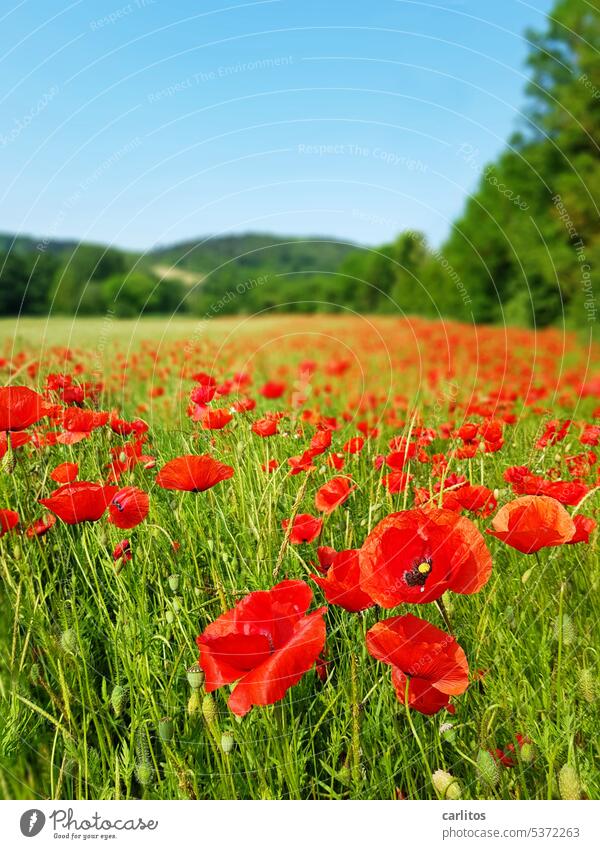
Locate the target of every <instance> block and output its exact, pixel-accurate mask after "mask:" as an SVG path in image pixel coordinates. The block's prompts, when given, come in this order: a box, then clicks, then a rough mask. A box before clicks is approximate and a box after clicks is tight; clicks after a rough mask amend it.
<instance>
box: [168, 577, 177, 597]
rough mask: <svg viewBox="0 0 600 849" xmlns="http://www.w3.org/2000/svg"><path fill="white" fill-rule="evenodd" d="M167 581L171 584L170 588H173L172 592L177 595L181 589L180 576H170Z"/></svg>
mask: <svg viewBox="0 0 600 849" xmlns="http://www.w3.org/2000/svg"><path fill="white" fill-rule="evenodd" d="M167 580H168V582H169V587H170V588H171V590H172V591H173V592H174V593H176V592H177V590H178V589H179V575H169V577H168V578H167Z"/></svg>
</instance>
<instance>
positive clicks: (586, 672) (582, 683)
mask: <svg viewBox="0 0 600 849" xmlns="http://www.w3.org/2000/svg"><path fill="white" fill-rule="evenodd" d="M577 684H578V687H579V692H580V694H581V697H582V698H583V699H585V701H586V702H589V704H592V702H594V701H596V690H597V687H596V682H595V680H594V676H593V674H592V670H591V669H588V668H587V667H585V666H584V667H583V669H581V670H580V671H579V677H578V680H577Z"/></svg>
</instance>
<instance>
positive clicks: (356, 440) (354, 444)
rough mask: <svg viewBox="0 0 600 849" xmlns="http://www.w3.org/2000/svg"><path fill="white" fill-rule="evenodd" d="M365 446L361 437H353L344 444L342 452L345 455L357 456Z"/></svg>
mask: <svg viewBox="0 0 600 849" xmlns="http://www.w3.org/2000/svg"><path fill="white" fill-rule="evenodd" d="M364 444H365V440H364V438H363V437H362V436H353V437H352V439H349V440H348V442H346V443H345V444H344V447H343V449H342V450H343V451H345V452H346V454H358V453H359V452H360V451H362V450H363V447H364Z"/></svg>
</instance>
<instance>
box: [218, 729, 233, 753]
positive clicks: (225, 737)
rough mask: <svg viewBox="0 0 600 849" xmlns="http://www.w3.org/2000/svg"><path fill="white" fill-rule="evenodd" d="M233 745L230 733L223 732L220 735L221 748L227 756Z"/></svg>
mask: <svg viewBox="0 0 600 849" xmlns="http://www.w3.org/2000/svg"><path fill="white" fill-rule="evenodd" d="M234 745H235V739H234V736H233V734H232V733H231V731H224V732H223V733H222V734H221V748H222V749H223V752H224V753H225V754H226V755H228V754H229V753H230V752H231V750H232V749H233V747H234Z"/></svg>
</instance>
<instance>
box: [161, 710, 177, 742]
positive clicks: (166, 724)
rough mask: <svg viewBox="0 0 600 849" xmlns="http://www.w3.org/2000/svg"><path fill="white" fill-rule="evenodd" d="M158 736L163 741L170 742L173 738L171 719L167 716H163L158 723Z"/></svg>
mask: <svg viewBox="0 0 600 849" xmlns="http://www.w3.org/2000/svg"><path fill="white" fill-rule="evenodd" d="M158 736H159V737H160V739H161V740H162V741H163V743H170V742H171V740H172V739H173V720H172V719H170V718H169V717H168V716H163V718H162V719H161V720H160V722H159V723H158Z"/></svg>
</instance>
